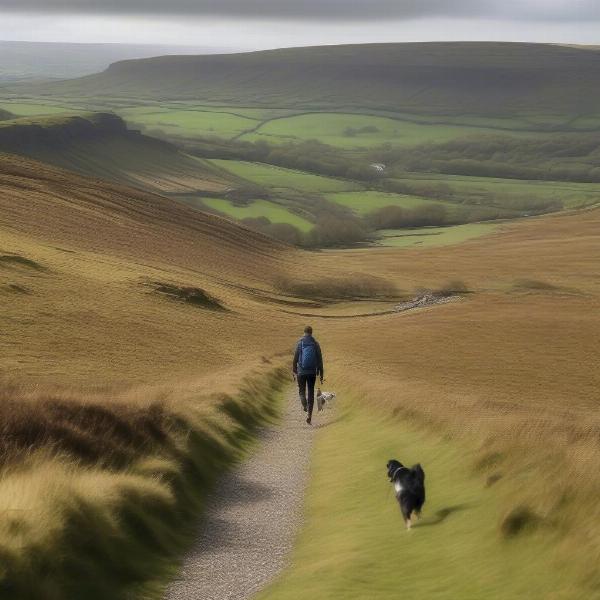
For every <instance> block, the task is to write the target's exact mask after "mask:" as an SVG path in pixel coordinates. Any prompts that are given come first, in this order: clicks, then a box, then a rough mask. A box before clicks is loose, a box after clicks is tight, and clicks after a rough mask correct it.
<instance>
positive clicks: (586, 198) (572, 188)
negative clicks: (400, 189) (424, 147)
mask: <svg viewBox="0 0 600 600" xmlns="http://www.w3.org/2000/svg"><path fill="white" fill-rule="evenodd" d="M397 181H401V182H403V183H409V184H416V185H423V184H427V183H433V184H440V183H444V184H447V185H448V186H449V188H450V189H451V190H452V191H453V192H454V193H455V194H458V195H459V196H460V195H462V196H463V197H464V198H468V197H472V196H475V197H476V196H484V197H485V196H487V195H489V194H490V193H501V194H505V195H506V197H507V198H509V197H510V196H514V197H529V198H534V197H535V198H543V199H546V200H559V201H561V202H562V203H563V206H564V207H565V208H582V207H585V206H592V205H594V204H598V203H599V202H600V184H598V183H578V182H571V181H569V182H565V181H537V180H523V179H500V178H494V177H472V176H466V175H443V174H436V173H423V174H419V173H411V174H410V175H408V176H406V177H403V178H402V179H398V180H397ZM496 201H498V202H499V204H500V205H502V201H501V199H498V198H496Z"/></svg>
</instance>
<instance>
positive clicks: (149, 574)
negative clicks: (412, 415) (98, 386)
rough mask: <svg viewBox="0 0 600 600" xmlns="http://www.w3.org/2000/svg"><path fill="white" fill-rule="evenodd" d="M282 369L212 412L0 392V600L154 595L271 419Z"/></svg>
mask: <svg viewBox="0 0 600 600" xmlns="http://www.w3.org/2000/svg"><path fill="white" fill-rule="evenodd" d="M282 382H283V374H282V372H281V370H272V371H271V372H270V374H268V375H266V376H263V377H261V378H260V380H259V379H255V380H248V381H246V382H245V384H244V385H243V386H242V388H241V390H240V391H239V393H238V394H237V395H236V396H221V397H220V398H218V399H216V400H215V403H214V406H215V410H214V411H212V412H210V413H208V414H207V413H205V412H200V411H198V409H194V407H193V405H190V406H188V407H187V408H186V410H185V412H184V411H183V410H181V408H179V409H174V408H173V407H171V406H168V405H167V404H164V403H161V402H160V400H159V401H151V402H148V403H147V406H146V407H145V408H142V407H140V406H138V405H137V399H136V398H133V400H132V403H131V405H127V404H122V403H121V402H115V401H111V400H105V401H104V402H103V403H102V404H98V403H97V398H96V397H94V398H91V399H90V398H69V399H65V398H57V397H55V396H53V395H43V394H42V395H40V394H39V392H38V393H37V394H33V393H32V394H31V395H27V394H26V393H25V392H24V391H23V390H19V388H16V387H14V386H13V387H4V388H3V389H2V395H3V397H2V399H1V400H2V402H1V403H0V405H1V406H2V411H3V412H2V414H1V415H0V423H2V439H3V446H2V448H1V449H0V453H1V459H2V462H3V465H2V469H1V470H0V557H1V558H2V568H1V569H0V597H1V598H11V599H14V600H19V599H25V598H27V599H30V598H44V599H48V600H63V599H65V600H66V599H69V600H72V599H73V598H83V597H85V598H90V599H92V600H96V599H97V600H100V599H102V600H106V598H114V599H121V598H122V599H125V598H131V597H143V598H160V597H161V585H162V584H163V583H164V582H165V579H166V577H167V576H169V574H171V573H172V572H173V569H174V565H175V563H176V560H177V556H178V555H179V554H180V552H181V551H182V549H183V548H185V546H186V544H187V543H188V542H189V541H190V531H191V530H192V528H191V527H190V525H191V524H192V523H193V522H194V521H195V520H196V519H197V518H198V515H199V512H200V511H201V509H202V502H203V498H204V496H205V494H206V492H207V491H208V489H209V488H210V486H211V484H212V483H213V481H214V479H215V477H217V476H218V475H219V474H220V473H222V472H223V471H224V470H225V469H227V468H228V467H229V466H231V465H232V464H233V463H235V462H236V461H237V460H239V459H240V458H241V457H242V456H243V454H244V453H245V451H246V450H247V448H248V446H249V444H250V443H251V441H252V439H253V433H254V431H255V429H256V428H257V427H258V426H259V425H261V424H263V423H265V422H267V421H270V420H273V419H275V418H276V416H277V403H276V395H277V392H278V390H279V389H280V387H281V385H282Z"/></svg>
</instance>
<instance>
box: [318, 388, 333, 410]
mask: <svg viewBox="0 0 600 600" xmlns="http://www.w3.org/2000/svg"><path fill="white" fill-rule="evenodd" d="M334 398H335V393H334V392H322V391H321V388H317V408H318V409H319V411H322V410H323V406H325V404H327V408H332V405H333V400H334Z"/></svg>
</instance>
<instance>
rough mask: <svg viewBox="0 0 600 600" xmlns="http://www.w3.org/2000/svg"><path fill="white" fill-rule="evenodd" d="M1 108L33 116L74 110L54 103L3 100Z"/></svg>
mask: <svg viewBox="0 0 600 600" xmlns="http://www.w3.org/2000/svg"><path fill="white" fill-rule="evenodd" d="M0 108H2V109H4V110H7V111H9V112H11V113H12V114H13V115H16V116H17V117H32V116H37V115H57V114H60V113H67V112H71V113H72V112H73V108H70V107H66V106H56V105H52V104H33V103H32V104H30V103H25V102H3V103H1V104H0Z"/></svg>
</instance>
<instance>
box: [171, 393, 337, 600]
mask: <svg viewBox="0 0 600 600" xmlns="http://www.w3.org/2000/svg"><path fill="white" fill-rule="evenodd" d="M323 414H326V413H319V414H317V413H316V407H315V414H314V415H313V422H314V421H317V422H318V421H321V420H322V419H321V415H323ZM304 415H305V413H304V412H302V410H301V407H300V402H299V400H298V396H297V393H296V392H295V389H294V391H293V392H290V393H289V394H288V396H287V407H286V409H285V415H284V418H283V420H282V422H281V424H279V425H278V426H277V427H275V428H272V429H267V430H265V431H264V432H263V433H262V435H261V445H260V447H259V448H258V449H257V451H256V453H255V454H253V455H251V456H250V458H249V459H248V460H247V461H246V462H245V463H243V464H242V465H241V466H240V468H238V469H237V470H235V471H233V472H231V473H228V474H227V475H225V476H224V477H223V479H222V480H221V482H220V483H219V484H218V485H217V488H216V489H215V491H214V493H213V495H212V497H211V498H210V499H209V502H208V506H207V510H206V514H205V516H204V521H203V523H202V524H201V526H200V528H199V531H198V540H197V542H196V543H195V545H194V547H193V548H192V550H191V552H190V553H189V555H188V556H187V558H186V559H185V561H184V565H183V569H182V571H181V573H180V577H179V579H177V580H176V581H174V582H173V583H172V584H171V585H170V587H169V588H168V589H167V593H166V596H165V599H166V600H245V599H247V598H251V597H252V596H253V595H254V594H256V593H257V592H259V591H260V590H261V589H262V588H263V587H265V586H266V585H267V584H268V583H269V582H270V581H271V580H272V579H273V578H274V577H275V576H276V575H277V574H278V573H279V572H280V571H281V570H282V569H283V568H284V567H285V563H286V559H287V556H288V554H289V552H290V550H291V548H292V544H293V541H294V536H295V534H296V531H297V529H298V526H299V523H300V520H301V517H302V501H303V499H304V490H305V487H306V483H307V480H308V466H309V458H310V450H311V444H312V438H313V433H312V432H313V428H311V427H309V426H308V425H307V424H306V423H305V421H304V418H305V416H304ZM317 427H318V425H317Z"/></svg>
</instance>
